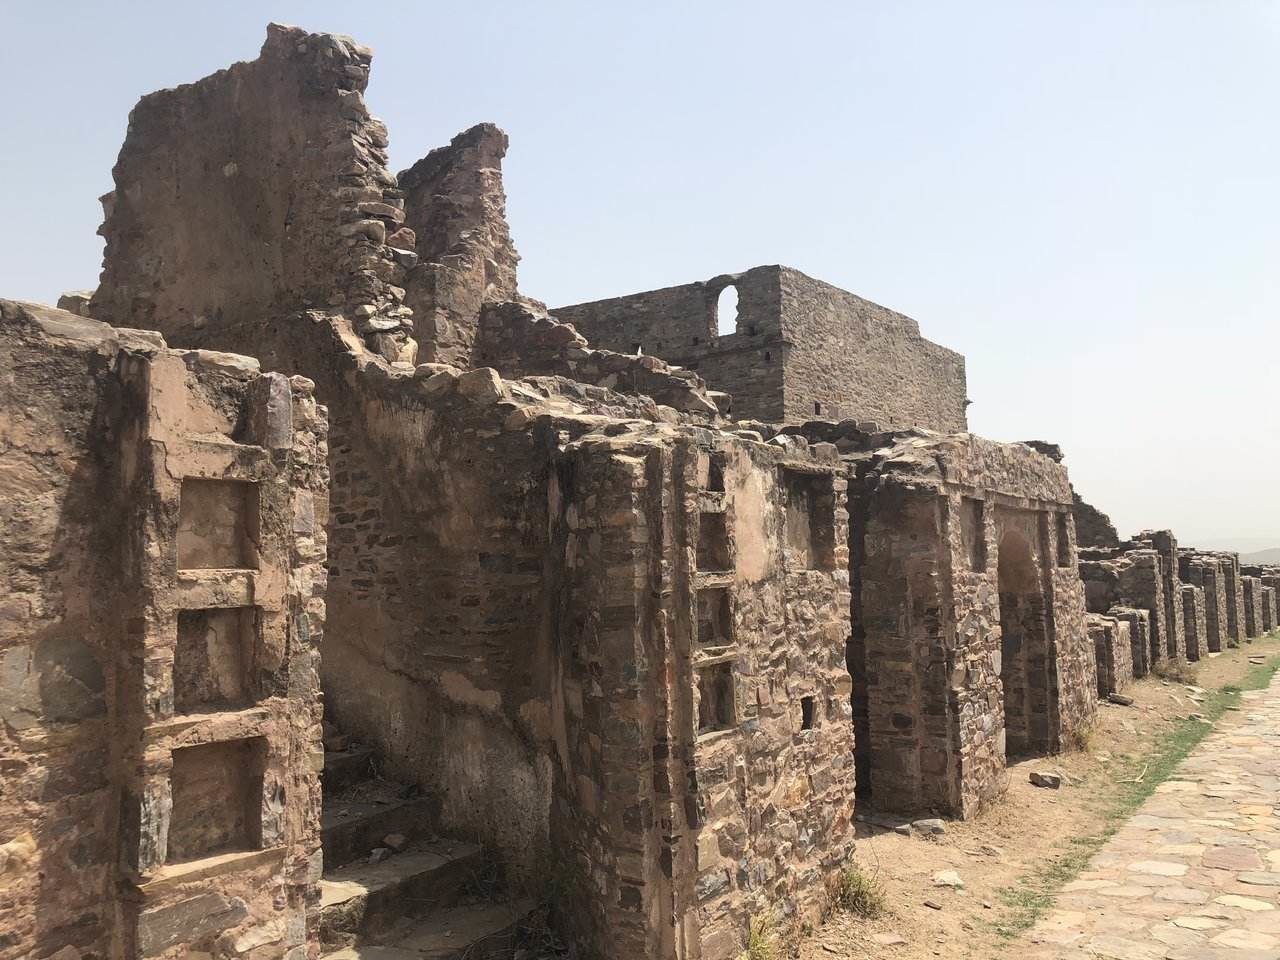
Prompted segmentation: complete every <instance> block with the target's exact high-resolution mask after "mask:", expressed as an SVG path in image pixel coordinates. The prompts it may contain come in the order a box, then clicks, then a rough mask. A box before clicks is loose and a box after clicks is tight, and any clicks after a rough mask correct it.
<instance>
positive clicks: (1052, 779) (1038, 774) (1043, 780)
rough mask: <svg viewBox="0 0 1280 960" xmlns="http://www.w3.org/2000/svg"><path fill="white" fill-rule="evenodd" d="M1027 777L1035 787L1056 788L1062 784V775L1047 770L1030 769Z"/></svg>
mask: <svg viewBox="0 0 1280 960" xmlns="http://www.w3.org/2000/svg"><path fill="white" fill-rule="evenodd" d="M1028 779H1029V780H1030V781H1031V785H1032V786H1035V787H1047V788H1048V789H1050V790H1057V789H1058V788H1059V787H1061V786H1062V777H1061V776H1060V775H1059V774H1056V773H1050V772H1049V771H1047V770H1032V771H1031V773H1030V775H1029V777H1028Z"/></svg>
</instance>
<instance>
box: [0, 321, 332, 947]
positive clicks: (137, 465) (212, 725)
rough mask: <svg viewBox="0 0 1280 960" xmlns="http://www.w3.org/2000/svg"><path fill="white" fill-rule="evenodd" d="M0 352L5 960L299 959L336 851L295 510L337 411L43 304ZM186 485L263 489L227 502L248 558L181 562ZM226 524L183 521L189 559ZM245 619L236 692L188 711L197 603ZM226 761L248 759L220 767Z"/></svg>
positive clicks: (0, 877)
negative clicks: (244, 953)
mask: <svg viewBox="0 0 1280 960" xmlns="http://www.w3.org/2000/svg"><path fill="white" fill-rule="evenodd" d="M0 358H3V359H2V361H0V399H2V400H3V404H2V406H3V409H4V411H5V413H4V414H3V415H0V503H2V504H3V508H0V543H2V544H3V549H2V550H0V557H3V561H0V562H3V564H4V566H5V567H6V569H5V570H4V576H3V578H2V582H3V583H4V589H3V593H2V594H0V663H2V664H3V672H2V673H0V683H3V684H4V685H5V690H4V696H3V697H0V704H2V707H0V720H2V721H3V725H2V726H0V763H2V764H3V767H4V770H5V787H4V790H3V792H0V849H3V850H4V851H5V855H4V857H3V858H0V890H2V891H3V896H0V957H3V958H4V960H12V958H17V957H26V956H32V957H35V956H39V957H46V956H50V955H53V954H56V953H57V952H58V951H60V950H64V948H73V949H74V950H78V951H80V953H77V954H75V955H76V956H85V957H94V956H98V957H108V956H111V957H126V958H133V957H138V956H148V957H149V956H162V957H175V958H176V957H189V956H192V955H194V952H195V951H198V950H201V949H205V950H209V949H212V948H213V944H214V942H215V941H218V940H220V938H222V937H228V936H229V937H239V936H243V935H253V936H256V937H258V938H259V939H262V937H264V936H266V937H267V939H266V940H264V941H263V943H264V946H263V947H262V948H261V949H260V950H259V951H258V952H257V953H255V954H254V956H255V957H261V958H263V960H268V958H274V957H284V956H285V955H286V954H288V953H289V952H290V951H291V950H294V949H296V948H297V947H299V946H300V945H302V942H303V934H302V931H303V929H304V927H305V919H306V912H307V909H308V898H309V897H310V896H311V892H312V887H311V885H310V883H309V881H308V875H309V868H308V864H309V863H310V861H311V858H312V857H313V856H314V855H315V854H316V852H317V850H318V847H319V839H318V836H317V832H316V826H317V819H318V807H319V783H318V780H317V778H316V776H315V768H314V766H313V759H314V755H315V751H316V750H317V748H318V738H319V720H320V717H319V685H318V680H317V676H316V657H315V647H316V645H317V644H318V642H319V640H320V637H321V636H322V633H323V629H322V628H323V623H324V612H325V611H324V601H323V593H322V586H323V573H322V571H323V563H324V555H325V541H324V533H323V530H322V529H314V530H312V531H311V532H310V533H309V534H306V535H304V534H302V533H300V532H298V531H297V530H296V524H295V517H296V516H297V514H298V512H299V511H300V510H303V509H305V510H308V511H314V510H320V511H321V512H323V507H324V502H325V484H326V472H325V419H324V411H323V409H322V408H319V407H317V405H316V403H315V401H314V399H313V398H312V396H311V393H310V391H311V385H310V384H309V383H308V382H306V381H305V380H301V379H297V378H295V379H294V380H288V379H286V378H284V377H282V376H280V375H278V374H273V373H266V374H264V373H261V372H260V371H259V370H258V365H257V364H256V363H254V362H252V361H249V360H248V359H247V358H243V357H231V356H229V355H225V354H210V353H206V352H204V351H178V350H171V349H168V348H167V347H166V345H165V343H164V341H163V340H162V339H161V338H160V336H159V335H158V334H156V333H151V332H142V331H136V330H127V329H113V328H111V327H108V326H106V325H105V324H102V323H99V322H97V321H93V320H88V319H84V318H82V317H79V316H76V315H73V314H70V313H67V312H63V311H59V310H52V309H49V308H47V307H37V306H33V305H26V304H17V303H13V302H10V301H0ZM282 395H283V397H284V398H285V399H286V402H285V404H284V406H283V407H281V406H280V405H279V404H278V403H276V404H274V405H273V404H272V402H271V401H272V400H273V399H274V400H276V401H278V400H279V398H280V397H281V396H282ZM192 484H196V485H215V486H216V485H218V484H229V485H230V484H235V485H237V486H238V485H243V486H244V487H245V488H248V489H249V490H250V491H251V493H252V497H251V503H249V502H246V501H245V499H244V498H242V497H239V495H238V497H237V498H236V499H232V500H230V501H226V502H227V503H233V504H234V503H239V504H242V506H240V507H234V506H233V507H230V508H229V509H231V510H235V509H242V510H245V511H246V515H242V516H240V517H239V518H238V520H239V522H240V524H241V526H242V529H243V531H244V532H245V534H246V536H247V538H248V539H247V543H245V544H243V545H241V544H238V545H237V553H236V557H237V563H236V564H235V565H234V566H232V567H221V568H212V567H210V566H207V565H205V564H204V563H195V564H186V563H184V562H183V560H184V552H183V550H182V549H181V547H180V544H179V541H180V538H181V537H182V536H183V534H182V530H183V523H182V519H181V518H182V515H183V509H184V496H186V495H189V492H190V489H191V485H192ZM239 492H243V491H239ZM250 507H251V509H250ZM208 516H209V515H206V519H208ZM223 533H224V531H223V530H222V529H220V528H215V527H211V526H206V525H203V524H201V525H197V526H196V527H188V528H187V531H186V534H185V536H186V537H188V538H189V539H197V540H198V539H199V538H201V537H208V538H209V541H208V543H205V544H198V545H196V549H194V552H193V553H188V554H186V556H187V557H191V556H194V557H195V558H196V559H197V560H199V559H201V558H204V557H206V556H209V555H217V550H218V549H220V548H221V546H222V545H223V544H224V543H225V538H224V536H223ZM241 548H243V551H244V552H240V549H241ZM210 551H212V554H211V553H210ZM231 610H236V611H243V612H244V615H245V617H246V619H247V621H248V622H249V623H251V628H250V630H249V632H248V635H247V636H246V637H245V638H244V639H245V641H246V646H245V649H244V651H243V654H244V657H245V659H244V662H242V663H241V664H240V668H239V672H238V675H237V682H238V684H239V688H238V696H237V702H236V703H235V704H234V705H225V704H216V705H210V704H202V706H204V707H210V706H212V707H213V709H202V710H201V711H200V712H192V713H180V712H179V708H178V704H179V703H180V702H181V703H182V705H183V706H184V707H185V706H187V705H188V704H187V702H186V700H185V699H183V698H182V697H180V696H178V695H177V693H176V691H175V686H178V685H181V684H183V683H185V682H187V681H191V680H194V681H195V682H196V683H197V685H201V686H203V687H207V686H209V684H211V683H215V680H214V679H213V678H212V677H210V676H208V673H209V671H210V670H211V669H212V668H211V667H210V665H209V663H208V661H207V659H206V661H205V662H204V664H203V665H201V664H188V666H187V669H186V673H185V674H183V673H182V672H180V671H178V670H177V669H176V667H175V648H176V647H177V646H178V644H179V633H180V623H181V621H182V619H183V616H184V613H186V612H189V611H204V612H205V613H206V614H216V613H218V612H221V611H231ZM202 670H203V671H204V673H205V675H204V676H200V674H201V671H202ZM175 674H176V675H175ZM228 706H230V708H227V707H228ZM195 751H205V753H203V754H200V756H199V757H197V756H196V753H195ZM211 751H212V752H211ZM219 751H222V752H225V751H231V752H232V753H234V754H235V755H236V756H237V757H241V756H243V757H246V758H247V757H251V758H252V762H251V763H247V764H246V763H233V764H230V765H228V766H226V767H225V769H226V770H227V771H231V770H234V771H235V775H234V776H230V775H228V776H223V777H220V778H214V779H213V780H211V781H201V780H200V779H199V777H200V776H204V775H207V773H208V772H209V771H210V770H211V769H217V768H216V766H215V767H212V768H211V767H210V765H209V764H208V763H206V762H204V761H205V760H209V759H210V758H212V756H213V753H216V752H219ZM246 751H247V752H246ZM201 758H203V760H201ZM186 759H195V760H200V761H201V762H198V763H196V764H195V765H194V766H193V765H190V764H187V763H186V762H185V760H186ZM193 775H194V776H196V779H195V780H193V779H192V776H193ZM193 787H194V789H193ZM286 798H287V802H286ZM264 931H265V933H264ZM275 931H279V935H276V933H275ZM286 931H292V932H286ZM266 944H269V945H266ZM219 955H221V954H219Z"/></svg>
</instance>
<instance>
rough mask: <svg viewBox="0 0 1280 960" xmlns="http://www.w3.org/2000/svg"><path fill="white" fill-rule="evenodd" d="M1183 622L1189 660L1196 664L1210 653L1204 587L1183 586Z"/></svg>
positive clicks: (1187, 584)
mask: <svg viewBox="0 0 1280 960" xmlns="http://www.w3.org/2000/svg"><path fill="white" fill-rule="evenodd" d="M1182 621H1183V624H1184V625H1185V627H1186V638H1187V659H1188V660H1190V661H1192V662H1194V661H1196V660H1199V659H1200V658H1201V657H1203V656H1205V655H1207V654H1208V653H1209V645H1208V624H1207V622H1206V619H1205V609H1204V589H1203V588H1202V587H1197V586H1196V585H1195V584H1191V583H1184V584H1183V585H1182Z"/></svg>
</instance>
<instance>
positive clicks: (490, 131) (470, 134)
mask: <svg viewBox="0 0 1280 960" xmlns="http://www.w3.org/2000/svg"><path fill="white" fill-rule="evenodd" d="M506 153H507V135H506V134H505V133H503V132H502V131H501V130H499V129H498V128H497V127H495V126H494V125H493V124H491V123H482V124H478V125H477V126H474V127H472V128H471V129H470V130H467V131H465V132H463V133H460V134H458V135H457V136H456V137H454V138H453V140H452V142H451V143H450V144H449V145H448V146H447V147H440V148H438V149H436V150H432V151H431V152H430V153H429V154H427V156H425V157H424V158H423V159H421V160H419V161H418V162H417V163H415V164H414V165H413V166H412V167H410V168H409V169H408V170H404V171H402V172H401V173H400V176H399V187H400V190H401V191H403V194H404V218H405V226H406V227H407V228H408V232H409V233H411V234H412V237H409V236H408V235H407V234H405V233H403V232H402V233H400V234H397V235H396V236H395V237H393V239H397V240H398V239H404V240H409V241H410V242H412V243H414V244H415V245H414V247H413V250H414V252H415V253H416V254H417V263H416V265H415V266H413V268H412V269H411V270H410V271H409V275H408V278H407V281H406V286H405V290H406V297H405V302H406V303H407V304H408V306H409V307H411V308H412V309H413V311H414V327H415V330H416V332H417V339H418V342H419V343H420V344H421V345H422V356H421V357H420V359H421V360H424V361H427V362H432V363H449V364H453V365H455V366H462V367H467V366H471V365H472V361H473V357H472V352H473V347H474V343H475V339H476V332H477V326H478V325H479V322H480V312H481V308H482V307H483V306H484V304H486V303H493V302H502V301H506V300H513V299H515V298H516V264H517V263H518V262H519V260H520V257H519V255H518V254H517V253H516V249H515V245H514V244H513V243H512V241H511V231H510V229H509V228H508V227H507V216H506V203H507V198H506V194H505V192H504V191H503V189H502V158H503V157H504V156H506ZM480 365H483V363H482V364H480Z"/></svg>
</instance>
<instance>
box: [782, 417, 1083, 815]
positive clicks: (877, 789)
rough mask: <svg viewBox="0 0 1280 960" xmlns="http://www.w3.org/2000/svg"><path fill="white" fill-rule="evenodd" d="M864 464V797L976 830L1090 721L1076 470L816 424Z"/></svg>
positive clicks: (970, 445)
mask: <svg viewBox="0 0 1280 960" xmlns="http://www.w3.org/2000/svg"><path fill="white" fill-rule="evenodd" d="M805 431H806V433H808V434H809V435H810V437H811V439H824V440H831V441H833V442H835V443H837V445H838V446H839V447H840V449H841V451H842V453H843V454H844V455H845V456H846V459H848V460H849V463H850V514H851V517H850V531H851V532H850V562H851V585H852V591H853V614H852V622H853V637H852V640H851V643H850V650H849V663H850V669H851V672H852V674H853V677H854V701H853V707H854V720H855V725H856V726H855V729H856V734H855V743H856V751H857V757H858V777H857V779H858V782H859V799H860V800H865V801H867V802H869V803H871V804H872V805H873V806H875V807H877V808H880V809H884V810H889V811H893V812H914V811H917V810H929V809H932V810H937V811H939V812H944V813H947V814H950V815H955V816H969V815H971V814H973V813H974V812H975V811H977V810H978V809H980V808H981V806H982V805H983V804H984V803H985V802H987V801H988V800H990V799H991V798H992V797H994V796H995V795H997V794H998V793H1000V792H1001V791H1002V790H1003V789H1004V787H1005V785H1006V783H1007V775H1006V773H1005V765H1006V756H1007V755H1009V756H1011V755H1015V754H1025V753H1039V754H1045V753H1053V752H1056V751H1058V750H1060V749H1062V747H1063V744H1064V743H1066V742H1068V740H1069V739H1070V737H1071V736H1072V734H1073V733H1074V732H1075V731H1079V730H1083V729H1084V728H1085V727H1087V725H1088V724H1089V723H1090V722H1092V719H1093V716H1094V712H1095V710H1096V702H1097V699H1096V698H1097V679H1096V664H1095V654H1094V649H1093V644H1092V642H1091V641H1090V639H1089V636H1088V633H1087V630H1086V626H1085V604H1084V591H1083V588H1082V585H1081V582H1080V579H1079V577H1078V576H1077V574H1076V566H1075V544H1074V542H1073V539H1072V538H1073V533H1072V531H1073V527H1072V522H1071V493H1070V487H1069V484H1068V483H1067V476H1066V470H1065V469H1064V468H1063V467H1062V466H1061V465H1059V464H1058V463H1055V462H1054V461H1053V460H1052V459H1051V458H1049V457H1046V456H1043V455H1041V454H1040V453H1038V452H1035V451H1033V450H1031V449H1029V448H1028V447H1027V446H1024V445H1022V444H997V443H992V442H990V441H986V440H981V439H980V438H977V437H973V436H970V435H958V436H952V437H942V436H938V435H932V434H925V433H922V432H904V433H896V434H872V435H869V434H864V433H861V432H860V431H856V430H853V429H850V428H848V427H847V426H846V425H844V424H830V425H825V426H822V425H818V424H809V425H807V426H806V428H805Z"/></svg>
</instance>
